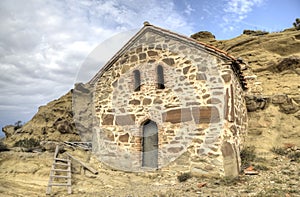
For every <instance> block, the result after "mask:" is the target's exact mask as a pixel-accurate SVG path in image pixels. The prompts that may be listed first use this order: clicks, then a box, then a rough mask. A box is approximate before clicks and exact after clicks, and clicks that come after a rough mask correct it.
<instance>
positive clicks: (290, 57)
mask: <svg viewBox="0 0 300 197" xmlns="http://www.w3.org/2000/svg"><path fill="white" fill-rule="evenodd" d="M199 35H200V36H199ZM201 35H202V34H201V33H200V34H198V36H197V34H195V35H193V38H194V39H197V40H199V41H202V42H206V43H208V44H210V45H213V46H215V47H217V48H219V49H222V50H224V51H227V52H228V53H229V54H231V55H233V56H235V57H240V58H242V59H243V61H244V62H247V63H248V64H249V66H250V67H251V69H252V70H253V72H254V74H255V75H256V76H257V81H258V82H256V84H257V85H259V86H260V87H261V90H260V91H259V92H260V93H257V94H255V95H251V94H249V95H247V97H246V99H247V104H248V111H249V112H248V116H249V133H248V137H247V140H246V143H247V144H250V145H255V146H256V147H257V149H258V150H259V151H260V152H268V151H269V150H270V148H272V147H277V146H284V145H285V144H294V145H299V144H300V132H299V131H300V83H299V81H300V31H295V30H286V31H283V32H279V33H269V34H268V33H266V32H260V31H245V32H244V34H242V35H241V36H238V37H236V38H234V39H231V40H221V41H217V40H214V39H213V35H210V36H209V38H210V39H203V36H201ZM205 35H207V33H205ZM206 37H207V36H206ZM78 87H79V88H78ZM78 91H79V93H80V95H81V94H84V95H85V96H84V97H80V99H81V98H83V100H82V99H81V100H82V101H81V100H78V103H77V104H76V103H75V104H74V103H73V104H74V105H75V107H76V106H77V108H76V110H78V111H75V115H76V116H75V119H76V120H80V122H81V124H76V126H77V127H78V128H79V132H83V133H84V132H89V131H90V128H91V119H90V115H91V114H90V113H91V112H90V111H85V110H84V107H83V106H85V104H84V103H82V102H84V100H88V98H89V94H90V93H89V92H88V90H87V92H86V91H85V88H84V86H77V88H75V90H74V91H70V92H68V93H67V94H66V95H64V96H62V97H61V98H59V99H57V100H54V101H52V102H50V103H48V104H47V105H46V106H42V107H40V108H39V111H38V112H37V114H36V115H35V116H34V117H33V118H32V119H31V120H30V121H29V122H27V123H26V124H25V125H24V126H23V127H22V128H20V129H17V130H14V129H13V128H11V127H5V128H4V129H3V130H4V132H5V133H6V135H7V139H6V141H7V142H8V143H13V142H15V141H17V140H19V139H24V138H36V139H39V140H54V141H65V140H69V141H72V140H75V141H78V140H80V137H79V135H78V130H76V128H75V122H76V121H74V119H73V118H74V117H73V113H74V110H72V96H74V95H73V92H78ZM86 105H89V103H86ZM82 107H83V108H82ZM88 138H89V137H88Z"/></svg>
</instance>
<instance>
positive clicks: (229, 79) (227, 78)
mask: <svg viewBox="0 0 300 197" xmlns="http://www.w3.org/2000/svg"><path fill="white" fill-rule="evenodd" d="M222 78H223V80H224V82H225V83H229V82H230V81H231V74H230V73H226V74H223V75H222Z"/></svg>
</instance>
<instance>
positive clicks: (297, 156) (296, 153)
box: [288, 152, 300, 162]
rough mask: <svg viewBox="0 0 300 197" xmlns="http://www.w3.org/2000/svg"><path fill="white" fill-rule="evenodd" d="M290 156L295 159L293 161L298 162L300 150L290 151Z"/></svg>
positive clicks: (299, 160)
mask: <svg viewBox="0 0 300 197" xmlns="http://www.w3.org/2000/svg"><path fill="white" fill-rule="evenodd" d="M288 157H289V158H290V159H291V160H293V161H297V162H300V152H293V153H290V154H289V155H288Z"/></svg>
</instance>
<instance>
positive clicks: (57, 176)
mask: <svg viewBox="0 0 300 197" xmlns="http://www.w3.org/2000/svg"><path fill="white" fill-rule="evenodd" d="M51 177H53V178H71V177H70V176H59V175H52V176H51Z"/></svg>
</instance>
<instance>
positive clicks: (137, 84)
mask: <svg viewBox="0 0 300 197" xmlns="http://www.w3.org/2000/svg"><path fill="white" fill-rule="evenodd" d="M133 75H134V91H135V92H137V91H140V90H141V74H140V71H139V70H134V71H133Z"/></svg>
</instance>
